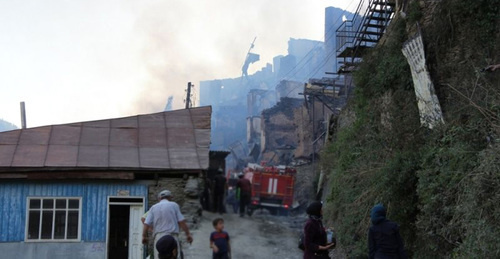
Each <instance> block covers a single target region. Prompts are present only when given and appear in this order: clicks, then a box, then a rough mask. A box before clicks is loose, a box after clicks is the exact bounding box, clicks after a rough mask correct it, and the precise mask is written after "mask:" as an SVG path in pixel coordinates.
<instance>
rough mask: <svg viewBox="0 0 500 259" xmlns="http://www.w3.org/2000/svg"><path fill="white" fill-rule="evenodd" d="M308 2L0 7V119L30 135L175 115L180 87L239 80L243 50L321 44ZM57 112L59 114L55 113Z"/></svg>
mask: <svg viewBox="0 0 500 259" xmlns="http://www.w3.org/2000/svg"><path fill="white" fill-rule="evenodd" d="M331 4H337V1H335V3H332V1H326V0H315V1H310V2H304V1H301V0H275V1H264V0H254V1H251V0H238V1H234V0H211V1H203V0H146V1H137V0H108V1H99V0H87V1H65V0H53V1H48V2H45V1H43V2H42V1H36V0H21V1H0V31H2V33H1V34H0V43H1V45H2V48H1V49H0V56H1V57H2V58H1V59H0V68H1V71H2V77H0V87H1V88H2V90H4V91H2V95H0V116H1V117H3V118H4V119H6V120H8V121H13V122H16V121H19V110H18V106H19V101H21V100H24V101H26V103H27V109H28V125H30V127H33V126H40V125H48V124H59V123H69V122H76V121H85V120H97V119H106V118H112V117H119V116H128V115H135V114H143V113H149V112H159V111H162V110H163V108H164V107H165V104H166V102H167V98H168V96H170V95H173V96H174V103H173V108H174V109H179V108H182V107H183V100H184V99H185V92H184V89H185V88H186V85H187V82H189V81H191V82H192V83H193V84H194V85H195V88H194V93H195V95H198V96H199V94H197V92H198V90H199V89H198V84H199V81H201V80H210V79H215V78H228V77H238V76H240V75H241V67H242V65H243V62H244V59H245V56H246V53H247V51H248V48H249V47H250V43H251V42H252V40H253V39H254V37H255V36H257V41H256V43H255V48H254V49H253V52H254V53H257V54H260V58H261V61H259V62H257V63H255V64H252V65H251V66H250V68H249V71H248V72H249V73H250V74H251V73H253V72H255V71H256V70H258V69H260V67H263V66H265V63H267V62H269V63H271V62H272V58H273V57H274V56H276V55H279V54H285V53H286V49H287V41H288V39H289V38H290V37H293V38H309V39H315V40H321V39H322V37H323V23H324V21H323V14H324V8H325V7H326V6H328V5H331ZM61 107H64V108H61Z"/></svg>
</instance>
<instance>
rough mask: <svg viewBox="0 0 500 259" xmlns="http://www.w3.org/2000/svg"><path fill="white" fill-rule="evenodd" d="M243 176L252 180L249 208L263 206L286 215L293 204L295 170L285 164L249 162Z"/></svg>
mask: <svg viewBox="0 0 500 259" xmlns="http://www.w3.org/2000/svg"><path fill="white" fill-rule="evenodd" d="M243 172H244V174H245V178H247V179H249V180H250V182H252V197H251V202H250V206H249V210H250V211H251V212H253V211H254V210H255V209H258V208H265V209H267V210H269V211H270V212H271V214H280V215H288V211H289V210H290V209H291V208H292V205H293V187H294V184H295V174H296V173H297V171H296V170H295V169H294V168H292V167H286V166H260V165H258V164H252V163H249V164H248V166H247V167H246V168H245V169H244V171H243Z"/></svg>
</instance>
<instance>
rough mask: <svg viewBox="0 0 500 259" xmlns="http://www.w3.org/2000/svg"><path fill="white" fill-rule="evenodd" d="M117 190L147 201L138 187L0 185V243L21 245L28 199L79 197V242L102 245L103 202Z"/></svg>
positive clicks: (134, 185)
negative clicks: (38, 197) (80, 208)
mask: <svg viewBox="0 0 500 259" xmlns="http://www.w3.org/2000/svg"><path fill="white" fill-rule="evenodd" d="M119 190H127V191H129V192H130V196H139V197H144V198H145V199H147V194H148V187H147V186H146V185H141V184H112V183H43V182H42V183H14V182H3V183H0V201H1V202H0V242H19V241H24V234H25V227H26V226H25V225H26V223H25V222H26V200H27V199H26V198H27V197H29V196H40V197H82V235H81V239H82V241H102V242H105V241H106V220H107V218H106V216H107V199H108V196H116V195H117V193H118V191H119ZM145 206H146V204H145Z"/></svg>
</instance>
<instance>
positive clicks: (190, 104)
mask: <svg viewBox="0 0 500 259" xmlns="http://www.w3.org/2000/svg"><path fill="white" fill-rule="evenodd" d="M192 86H193V85H191V82H188V88H187V96H186V109H189V108H191V106H192V103H191V87H192Z"/></svg>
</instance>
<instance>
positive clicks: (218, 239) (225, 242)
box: [210, 218, 231, 259]
mask: <svg viewBox="0 0 500 259" xmlns="http://www.w3.org/2000/svg"><path fill="white" fill-rule="evenodd" d="M212 224H213V225H214V228H215V231H214V232H212V234H210V248H211V249H212V250H213V253H212V258H213V259H228V258H230V254H231V244H230V243H229V235H228V234H227V232H226V231H224V220H223V219H221V218H216V219H214V221H213V222H212Z"/></svg>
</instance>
